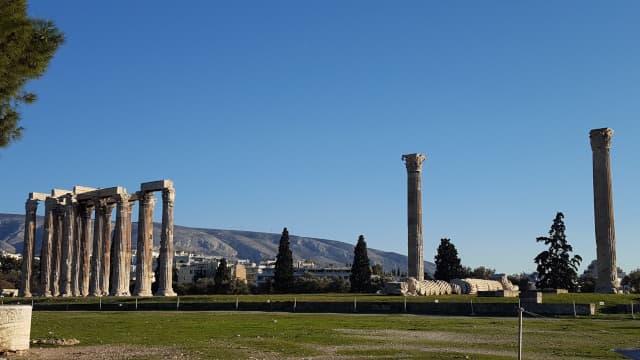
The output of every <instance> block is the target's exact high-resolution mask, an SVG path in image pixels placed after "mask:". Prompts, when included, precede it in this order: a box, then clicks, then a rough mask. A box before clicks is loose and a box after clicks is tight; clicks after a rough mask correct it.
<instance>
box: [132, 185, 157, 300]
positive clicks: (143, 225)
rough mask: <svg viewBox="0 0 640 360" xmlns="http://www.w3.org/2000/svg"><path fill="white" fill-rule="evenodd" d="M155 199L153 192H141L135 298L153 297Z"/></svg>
mask: <svg viewBox="0 0 640 360" xmlns="http://www.w3.org/2000/svg"><path fill="white" fill-rule="evenodd" d="M154 204H155V198H154V197H153V193H152V192H140V205H139V213H138V242H137V249H136V287H135V290H134V292H133V295H135V296H151V295H152V293H151V277H152V276H153V271H152V269H151V266H152V260H153V259H152V247H153V206H154Z"/></svg>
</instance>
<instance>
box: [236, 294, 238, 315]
mask: <svg viewBox="0 0 640 360" xmlns="http://www.w3.org/2000/svg"><path fill="white" fill-rule="evenodd" d="M237 310H238V296H236V311H237Z"/></svg>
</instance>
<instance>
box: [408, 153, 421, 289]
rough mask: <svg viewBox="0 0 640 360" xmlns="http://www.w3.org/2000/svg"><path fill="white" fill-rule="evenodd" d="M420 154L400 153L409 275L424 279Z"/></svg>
mask: <svg viewBox="0 0 640 360" xmlns="http://www.w3.org/2000/svg"><path fill="white" fill-rule="evenodd" d="M425 159H426V157H425V156H424V155H422V154H407V155H402V160H403V161H404V163H405V166H406V167H407V225H408V240H409V241H408V243H409V248H408V250H409V251H408V267H409V269H408V273H407V275H408V276H409V277H414V278H416V279H417V280H424V259H423V257H424V250H423V243H422V177H421V174H420V173H421V171H422V162H423V161H424V160H425Z"/></svg>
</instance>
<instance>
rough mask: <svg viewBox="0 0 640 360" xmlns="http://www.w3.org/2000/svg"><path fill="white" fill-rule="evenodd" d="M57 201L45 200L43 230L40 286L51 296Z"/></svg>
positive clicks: (44, 293)
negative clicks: (54, 211)
mask: <svg viewBox="0 0 640 360" xmlns="http://www.w3.org/2000/svg"><path fill="white" fill-rule="evenodd" d="M55 204H56V201H55V199H52V198H47V200H45V202H44V225H43V232H42V246H41V248H40V287H41V289H40V290H41V294H42V295H43V296H46V297H49V296H51V258H52V254H51V253H52V246H53V244H52V243H53V232H54V229H53V227H54V225H53V223H54V213H53V209H54V207H55Z"/></svg>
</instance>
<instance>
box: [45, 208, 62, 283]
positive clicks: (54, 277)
mask: <svg viewBox="0 0 640 360" xmlns="http://www.w3.org/2000/svg"><path fill="white" fill-rule="evenodd" d="M53 214H54V217H53V241H52V243H51V244H52V251H51V278H50V280H49V282H50V286H51V296H58V295H60V268H61V266H60V261H61V256H62V241H63V235H64V205H63V204H60V203H59V202H58V203H57V204H56V206H55V208H54V210H53Z"/></svg>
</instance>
